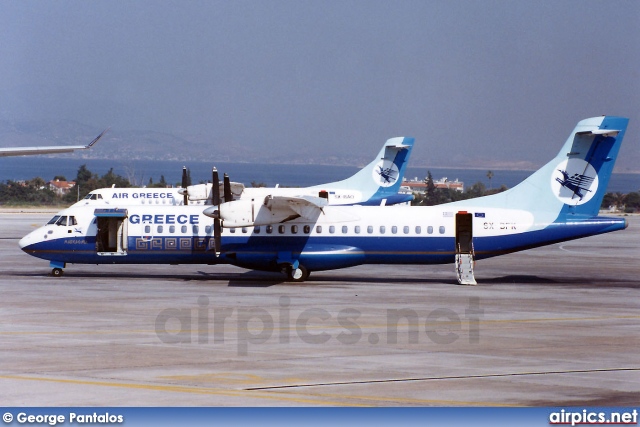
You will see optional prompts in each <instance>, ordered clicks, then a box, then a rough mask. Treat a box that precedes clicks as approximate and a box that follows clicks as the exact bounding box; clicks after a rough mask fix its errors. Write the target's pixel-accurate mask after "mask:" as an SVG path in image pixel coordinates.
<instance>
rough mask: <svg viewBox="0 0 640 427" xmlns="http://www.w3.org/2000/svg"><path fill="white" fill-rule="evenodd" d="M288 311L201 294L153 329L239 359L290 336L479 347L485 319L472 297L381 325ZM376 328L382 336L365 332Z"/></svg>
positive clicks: (350, 311)
mask: <svg viewBox="0 0 640 427" xmlns="http://www.w3.org/2000/svg"><path fill="white" fill-rule="evenodd" d="M292 308H293V309H294V310H295V307H294V305H293V304H292V302H291V298H289V297H287V296H281V297H280V298H279V300H278V306H277V308H274V309H273V310H272V312H270V311H269V310H266V309H264V308H259V307H251V308H230V307H213V306H211V303H210V301H209V298H208V297H206V296H204V295H203V296H200V297H198V300H197V303H196V306H195V308H167V309H164V310H162V311H161V312H160V313H159V314H158V316H157V317H156V321H155V331H156V335H157V336H158V338H159V339H160V341H162V342H163V343H165V344H192V343H197V344H210V343H211V342H213V344H220V345H223V344H225V340H227V341H226V342H235V343H236V346H237V352H238V355H240V356H246V355H247V354H248V352H249V346H254V345H260V344H265V343H267V342H269V341H270V340H272V342H276V340H277V343H279V344H288V343H290V342H291V339H292V336H295V337H297V338H298V339H300V340H301V341H302V342H304V343H306V344H326V343H328V342H329V341H331V340H335V341H337V342H338V343H340V344H343V345H353V344H357V343H360V342H361V341H362V340H363V339H366V340H367V341H366V342H368V343H369V344H370V345H378V344H386V345H398V344H403V343H408V344H419V343H424V342H430V343H433V344H440V345H442V344H452V343H454V342H456V341H458V340H459V339H461V338H464V337H466V338H467V339H468V343H469V344H478V343H479V342H480V318H481V317H482V316H483V315H484V310H483V309H482V308H480V298H477V297H472V298H469V304H468V306H467V307H466V308H465V309H464V310H463V311H462V312H460V313H458V312H456V311H454V310H452V309H449V308H435V309H433V310H431V311H429V312H426V313H425V310H424V309H422V310H419V311H417V310H414V309H412V308H400V309H397V308H394V309H387V310H386V313H385V316H384V321H385V324H379V321H376V320H371V316H367V317H366V318H365V317H363V313H362V311H360V310H358V309H355V308H344V309H342V310H340V311H338V312H337V313H335V312H334V313H331V312H329V311H327V310H325V309H322V308H308V309H306V310H303V311H301V312H299V313H297V312H296V314H293V313H292ZM419 313H422V314H419ZM376 318H379V317H376ZM372 323H376V324H375V325H372ZM381 328H383V329H384V330H385V333H376V332H371V333H367V332H365V331H366V330H368V329H377V330H379V329H381ZM363 329H364V330H365V331H363ZM405 334H406V338H404V335H405ZM381 335H382V336H381ZM399 336H403V338H402V340H403V342H402V343H399V338H398V337H399Z"/></svg>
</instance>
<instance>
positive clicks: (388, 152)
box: [316, 137, 414, 205]
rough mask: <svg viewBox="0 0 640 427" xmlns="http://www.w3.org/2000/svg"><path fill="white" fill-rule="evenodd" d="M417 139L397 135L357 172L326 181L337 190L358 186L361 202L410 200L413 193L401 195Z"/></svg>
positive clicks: (364, 203) (363, 203) (377, 203)
mask: <svg viewBox="0 0 640 427" xmlns="http://www.w3.org/2000/svg"><path fill="white" fill-rule="evenodd" d="M413 143H414V138H409V137H397V138H391V139H389V140H387V142H386V143H385V144H384V145H383V146H382V149H381V150H380V152H379V153H378V156H377V157H376V158H375V159H374V160H373V161H372V162H371V163H369V164H368V165H367V166H365V167H364V168H362V169H361V170H359V171H358V172H357V173H356V174H355V175H353V176H351V177H350V178H347V179H345V180H342V181H337V182H332V183H327V184H323V185H321V186H316V187H317V188H321V187H330V188H335V189H353V188H357V189H359V190H360V191H361V192H362V194H363V201H362V202H361V203H358V204H362V205H380V204H384V203H387V204H391V203H399V202H402V201H410V200H412V199H413V196H412V195H411V194H398V191H399V190H400V185H401V184H402V180H403V178H404V173H405V171H406V169H407V164H408V162H409V156H410V155H411V149H412V148H413Z"/></svg>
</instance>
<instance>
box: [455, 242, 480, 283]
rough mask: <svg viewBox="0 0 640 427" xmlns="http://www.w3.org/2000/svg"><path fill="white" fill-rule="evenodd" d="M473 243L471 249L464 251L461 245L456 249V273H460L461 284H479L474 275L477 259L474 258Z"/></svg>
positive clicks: (459, 281)
mask: <svg viewBox="0 0 640 427" xmlns="http://www.w3.org/2000/svg"><path fill="white" fill-rule="evenodd" d="M473 255H474V252H473V245H471V248H470V250H469V251H464V252H463V251H462V250H461V248H460V245H458V250H457V251H456V273H457V275H458V283H460V284H461V285H477V282H476V279H475V277H474V276H473V267H474V264H475V261H474V260H473Z"/></svg>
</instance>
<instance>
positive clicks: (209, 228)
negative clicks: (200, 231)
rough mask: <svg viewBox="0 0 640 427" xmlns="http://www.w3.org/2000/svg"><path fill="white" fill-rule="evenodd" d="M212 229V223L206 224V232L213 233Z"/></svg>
mask: <svg viewBox="0 0 640 427" xmlns="http://www.w3.org/2000/svg"><path fill="white" fill-rule="evenodd" d="M212 230H213V227H212V226H210V225H206V226H205V227H204V232H205V234H211V231H212Z"/></svg>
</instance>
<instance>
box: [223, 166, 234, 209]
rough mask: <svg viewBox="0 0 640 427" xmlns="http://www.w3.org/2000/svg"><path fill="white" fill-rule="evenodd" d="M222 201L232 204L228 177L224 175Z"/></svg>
mask: <svg viewBox="0 0 640 427" xmlns="http://www.w3.org/2000/svg"><path fill="white" fill-rule="evenodd" d="M223 179H224V201H225V202H232V201H233V194H231V181H230V180H229V175H227V174H226V173H225V174H224V178H223Z"/></svg>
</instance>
